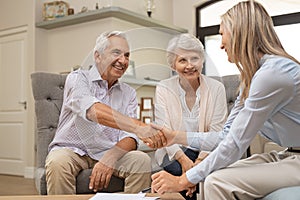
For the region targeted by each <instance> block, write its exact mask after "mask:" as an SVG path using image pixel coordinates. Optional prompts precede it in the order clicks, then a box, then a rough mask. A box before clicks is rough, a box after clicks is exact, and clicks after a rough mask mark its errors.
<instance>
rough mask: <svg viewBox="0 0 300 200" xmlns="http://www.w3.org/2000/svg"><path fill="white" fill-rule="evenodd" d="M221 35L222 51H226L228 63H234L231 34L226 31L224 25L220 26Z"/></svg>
mask: <svg viewBox="0 0 300 200" xmlns="http://www.w3.org/2000/svg"><path fill="white" fill-rule="evenodd" d="M219 33H220V35H221V36H222V42H221V46H220V47H221V49H224V50H225V52H226V53H227V56H228V61H229V62H231V63H233V58H232V53H231V46H230V45H231V44H230V40H231V35H230V33H229V32H228V31H227V30H226V28H225V26H224V24H223V23H221V24H220V30H219Z"/></svg>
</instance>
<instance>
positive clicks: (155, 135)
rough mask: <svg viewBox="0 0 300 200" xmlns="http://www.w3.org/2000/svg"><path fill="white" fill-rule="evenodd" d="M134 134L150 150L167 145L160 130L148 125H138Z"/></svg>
mask: <svg viewBox="0 0 300 200" xmlns="http://www.w3.org/2000/svg"><path fill="white" fill-rule="evenodd" d="M134 132H135V133H136V135H137V136H138V137H139V138H140V139H141V140H142V141H143V142H144V143H145V144H147V145H148V146H149V147H151V148H159V147H162V146H165V145H166V144H167V140H166V138H165V136H164V134H163V133H162V132H161V130H159V129H156V128H153V127H152V126H150V125H145V124H144V125H139V126H137V128H136V130H135V131H134Z"/></svg>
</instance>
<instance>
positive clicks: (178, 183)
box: [151, 171, 195, 194]
mask: <svg viewBox="0 0 300 200" xmlns="http://www.w3.org/2000/svg"><path fill="white" fill-rule="evenodd" d="M151 178H152V185H151V188H152V192H157V193H159V194H164V193H166V192H180V191H183V190H189V189H190V191H192V187H194V186H195V185H193V184H192V183H190V182H189V181H188V180H187V178H186V175H185V174H183V175H181V176H173V175H172V174H169V173H168V172H166V171H160V172H157V173H155V174H153V175H152V176H151Z"/></svg>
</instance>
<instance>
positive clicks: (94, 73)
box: [89, 64, 120, 88]
mask: <svg viewBox="0 0 300 200" xmlns="http://www.w3.org/2000/svg"><path fill="white" fill-rule="evenodd" d="M89 75H90V77H91V81H92V82H101V81H105V82H107V81H106V80H103V78H102V77H101V74H100V73H99V71H98V69H97V66H96V65H95V64H94V65H93V66H92V68H91V69H90V70H89ZM114 87H120V82H119V80H117V81H116V82H115V83H114V85H113V86H112V88H114Z"/></svg>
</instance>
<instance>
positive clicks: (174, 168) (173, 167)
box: [162, 147, 199, 200]
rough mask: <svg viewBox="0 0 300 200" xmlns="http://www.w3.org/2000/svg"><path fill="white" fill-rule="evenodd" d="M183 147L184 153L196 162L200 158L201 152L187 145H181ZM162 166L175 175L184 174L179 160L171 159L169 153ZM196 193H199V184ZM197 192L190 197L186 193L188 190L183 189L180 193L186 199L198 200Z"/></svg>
mask: <svg viewBox="0 0 300 200" xmlns="http://www.w3.org/2000/svg"><path fill="white" fill-rule="evenodd" d="M181 149H182V150H183V152H184V154H185V155H186V156H187V157H189V158H190V159H191V160H192V161H193V162H195V160H196V159H197V158H198V154H199V152H197V151H193V150H192V149H188V148H186V147H181ZM162 167H163V168H164V170H165V171H167V172H169V173H170V174H172V175H174V176H181V175H182V170H181V165H180V163H179V162H178V161H177V160H172V161H170V160H169V157H168V155H165V157H164V160H163V164H162ZM195 193H199V185H198V184H197V186H196V191H195ZM195 193H194V195H193V196H192V197H188V196H186V195H185V194H186V191H181V192H180V194H181V195H182V196H183V197H184V198H185V199H186V200H196V199H197V197H196V195H195Z"/></svg>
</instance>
